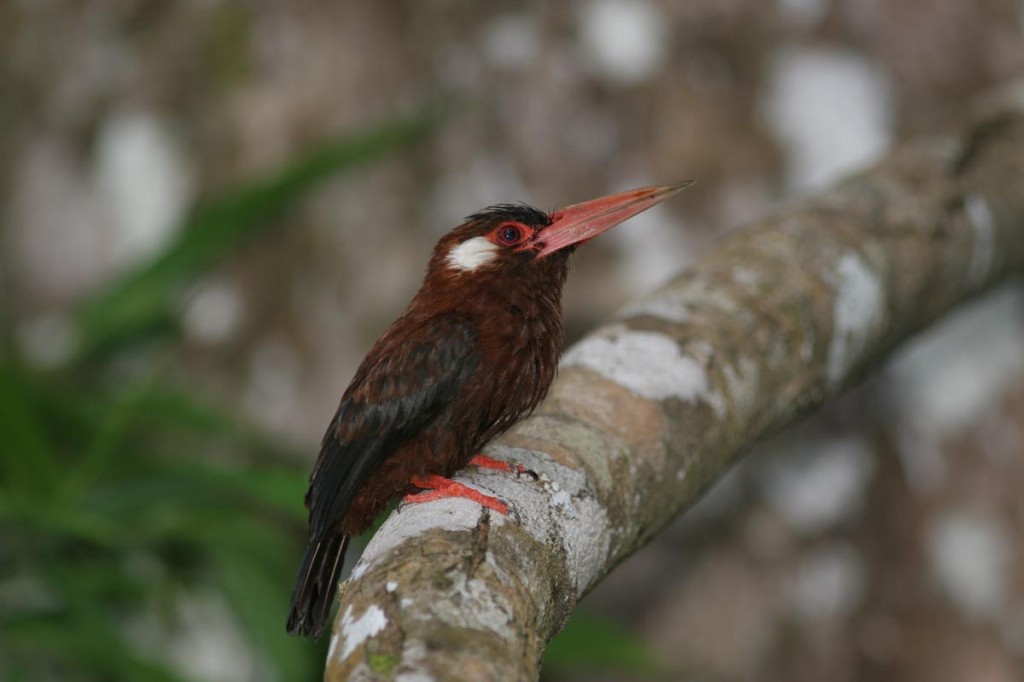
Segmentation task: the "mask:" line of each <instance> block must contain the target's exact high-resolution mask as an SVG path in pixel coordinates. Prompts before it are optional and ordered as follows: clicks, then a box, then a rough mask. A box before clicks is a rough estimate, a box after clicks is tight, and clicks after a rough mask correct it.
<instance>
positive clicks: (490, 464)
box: [469, 455, 540, 481]
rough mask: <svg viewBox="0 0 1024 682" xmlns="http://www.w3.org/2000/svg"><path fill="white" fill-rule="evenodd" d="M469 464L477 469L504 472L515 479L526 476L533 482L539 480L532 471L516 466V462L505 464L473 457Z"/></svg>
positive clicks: (485, 457)
mask: <svg viewBox="0 0 1024 682" xmlns="http://www.w3.org/2000/svg"><path fill="white" fill-rule="evenodd" d="M469 463H470V464H471V465H472V466H475V467H476V468H478V469H493V470H495V471H506V472H508V473H510V474H512V475H514V476H515V477H516V478H517V479H519V478H522V477H523V476H528V477H530V478H531V479H532V480H534V481H539V480H540V476H538V475H537V472H536V471H534V470H533V469H527V468H526V467H524V466H523V465H522V464H517V463H516V462H506V461H504V460H500V459H494V458H493V457H488V456H486V455H474V456H473V458H472V459H470V460H469Z"/></svg>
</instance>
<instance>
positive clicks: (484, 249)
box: [447, 237, 498, 270]
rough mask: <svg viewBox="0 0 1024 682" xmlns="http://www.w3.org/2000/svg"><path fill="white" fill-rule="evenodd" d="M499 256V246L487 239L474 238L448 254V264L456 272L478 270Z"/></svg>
mask: <svg viewBox="0 0 1024 682" xmlns="http://www.w3.org/2000/svg"><path fill="white" fill-rule="evenodd" d="M497 256H498V246H497V245H496V244H494V243H493V242H491V240H489V239H488V238H487V237H473V238H472V239H467V240H466V241H464V242H462V243H461V244H459V245H458V246H456V247H455V248H454V249H452V250H451V251H450V252H449V253H448V259H447V260H448V264H449V265H451V266H452V267H453V268H455V269H456V270H476V269H477V268H478V267H480V266H481V265H486V264H487V263H490V262H491V261H492V260H494V259H495V258H497Z"/></svg>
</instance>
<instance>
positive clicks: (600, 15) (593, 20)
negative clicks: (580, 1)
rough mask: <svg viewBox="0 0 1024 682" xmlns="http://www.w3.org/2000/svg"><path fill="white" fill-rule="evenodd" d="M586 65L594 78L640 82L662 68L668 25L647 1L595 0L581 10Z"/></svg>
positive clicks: (666, 44)
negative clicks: (595, 76)
mask: <svg viewBox="0 0 1024 682" xmlns="http://www.w3.org/2000/svg"><path fill="white" fill-rule="evenodd" d="M579 18H580V28H581V36H580V37H581V40H582V43H583V44H582V48H583V50H582V54H583V56H584V58H585V60H586V61H585V64H586V66H587V68H589V69H590V70H591V71H592V72H593V73H594V74H595V75H597V76H600V77H601V78H604V79H606V80H608V81H611V82H613V83H615V84H618V85H628V84H633V83H639V82H641V81H643V80H645V79H647V78H649V77H650V76H651V75H652V74H653V73H654V72H655V71H656V70H657V69H658V67H660V66H661V65H662V64H663V63H664V61H665V57H666V56H667V54H668V37H669V34H668V25H667V23H666V21H665V18H664V17H663V16H662V15H661V12H660V10H658V8H657V7H656V6H655V5H653V4H651V3H649V2H646V1H645V0H593V1H592V2H589V3H587V4H585V5H583V6H582V7H581V12H580V17H579Z"/></svg>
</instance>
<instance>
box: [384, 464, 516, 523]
mask: <svg viewBox="0 0 1024 682" xmlns="http://www.w3.org/2000/svg"><path fill="white" fill-rule="evenodd" d="M411 483H412V484H413V485H414V486H416V487H417V488H423V489H424V492H422V493H415V494H412V495H406V496H405V497H403V498H402V502H403V504H420V503H421V502H430V501H431V500H440V499H442V498H445V497H464V498H466V499H467V500H473V501H474V502H476V503H477V504H479V505H480V506H482V507H487V508H488V509H493V510H494V511H496V512H498V513H499V514H505V515H508V513H509V506H508V505H507V504H505V503H504V502H502V501H501V500H499V499H498V498H497V497H492V496H491V495H484V494H483V493H482V492H480V491H479V490H474V489H473V488H470V487H469V486H468V485H463V484H461V483H458V482H456V481H453V480H451V479H450V478H445V477H444V476H437V475H434V474H428V475H427V476H414V477H413V479H412V481H411Z"/></svg>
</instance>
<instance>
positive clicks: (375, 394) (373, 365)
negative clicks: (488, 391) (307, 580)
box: [306, 314, 480, 539]
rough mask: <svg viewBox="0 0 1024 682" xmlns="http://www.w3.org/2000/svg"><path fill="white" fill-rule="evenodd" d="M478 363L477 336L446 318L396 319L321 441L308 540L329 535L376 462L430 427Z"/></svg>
mask: <svg viewBox="0 0 1024 682" xmlns="http://www.w3.org/2000/svg"><path fill="white" fill-rule="evenodd" d="M479 362H480V356H479V350H478V348H477V344H476V329H475V327H474V326H473V324H472V323H471V322H470V321H469V320H468V319H466V318H464V317H462V316H458V315H454V314H447V315H442V316H437V317H434V318H430V319H428V320H425V321H421V322H418V323H410V322H407V321H405V320H403V319H400V320H399V321H398V322H397V323H396V324H395V326H394V327H392V329H390V330H389V331H388V332H387V333H386V334H385V335H384V336H382V337H381V339H380V340H379V341H378V342H377V344H376V345H375V346H374V347H373V348H372V349H371V350H370V352H369V354H367V356H366V359H365V360H364V361H363V364H362V366H360V368H359V371H358V372H356V376H355V378H354V379H353V380H352V384H351V385H350V386H349V388H348V390H347V391H345V395H344V396H343V397H342V400H341V404H340V405H339V406H338V411H337V413H336V414H335V417H334V419H333V420H332V422H331V425H330V426H329V427H328V428H327V433H326V434H324V439H323V442H322V443H321V446H320V456H319V458H318V459H317V462H316V466H315V467H314V468H313V475H312V477H311V478H310V485H309V492H308V493H307V494H306V506H308V507H309V521H310V538H311V539H316V538H320V537H323V535H324V534H326V533H329V532H331V531H332V530H333V529H334V528H335V527H336V526H337V524H338V522H339V521H340V520H341V518H342V517H343V516H344V514H345V512H346V511H347V509H348V507H349V505H350V504H351V502H352V499H353V497H354V496H355V494H356V492H357V491H358V490H359V488H360V486H362V485H363V483H365V482H366V479H367V478H368V477H369V476H370V474H371V473H373V471H374V469H376V468H377V467H378V466H379V465H380V463H381V462H383V461H384V460H385V459H386V458H387V457H388V456H390V455H391V454H392V453H393V452H394V451H395V450H397V449H398V448H399V447H401V446H402V445H403V444H404V443H406V442H408V441H409V440H410V439H412V438H413V437H415V436H416V435H417V434H418V433H419V432H420V431H421V430H422V429H424V428H425V427H426V426H427V425H429V424H430V423H431V422H432V421H433V420H434V419H435V418H436V417H437V416H438V414H439V413H440V412H441V411H442V410H443V409H444V408H445V407H446V406H447V405H448V404H449V403H450V402H451V400H452V398H453V397H454V396H455V395H456V394H457V393H458V391H459V389H460V388H461V387H462V386H463V385H464V384H465V383H466V382H467V381H469V378H470V376H472V374H473V371H474V370H475V369H476V367H477V366H478V364H479Z"/></svg>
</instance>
